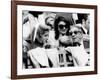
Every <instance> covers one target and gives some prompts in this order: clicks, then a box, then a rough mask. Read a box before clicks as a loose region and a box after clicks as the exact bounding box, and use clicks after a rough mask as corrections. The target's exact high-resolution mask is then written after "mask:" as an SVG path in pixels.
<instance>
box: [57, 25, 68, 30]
mask: <svg viewBox="0 0 100 80" xmlns="http://www.w3.org/2000/svg"><path fill="white" fill-rule="evenodd" d="M58 27H59V28H60V29H64V28H65V29H66V28H67V27H66V25H62V24H61V25H58Z"/></svg>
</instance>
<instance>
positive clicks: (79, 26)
mask: <svg viewBox="0 0 100 80" xmlns="http://www.w3.org/2000/svg"><path fill="white" fill-rule="evenodd" d="M73 27H75V28H78V29H79V30H80V31H81V32H82V33H84V30H83V28H82V24H74V25H71V26H70V29H71V28H73ZM69 31H70V30H69Z"/></svg>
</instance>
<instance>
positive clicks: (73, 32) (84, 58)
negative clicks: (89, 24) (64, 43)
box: [66, 24, 89, 66]
mask: <svg viewBox="0 0 100 80" xmlns="http://www.w3.org/2000/svg"><path fill="white" fill-rule="evenodd" d="M69 36H70V37H71V39H72V44H73V46H72V47H67V48H66V51H68V52H70V53H71V54H72V58H73V62H74V65H75V66H86V65H87V63H88V59H89V58H88V54H87V53H86V51H85V49H84V45H83V32H82V26H81V24H76V25H73V26H71V27H70V30H69Z"/></svg>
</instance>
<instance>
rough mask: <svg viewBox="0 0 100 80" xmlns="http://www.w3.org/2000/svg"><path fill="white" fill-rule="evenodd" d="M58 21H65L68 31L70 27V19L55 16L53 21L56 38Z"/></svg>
mask: <svg viewBox="0 0 100 80" xmlns="http://www.w3.org/2000/svg"><path fill="white" fill-rule="evenodd" d="M60 21H64V22H65V23H66V25H67V27H68V31H69V29H70V21H68V20H66V19H65V18H64V17H62V16H57V17H56V18H55V21H54V30H55V39H58V38H59V30H58V24H59V22H60ZM68 31H67V32H66V35H67V34H68Z"/></svg>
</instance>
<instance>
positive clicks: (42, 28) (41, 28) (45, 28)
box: [36, 25, 49, 40]
mask: <svg viewBox="0 0 100 80" xmlns="http://www.w3.org/2000/svg"><path fill="white" fill-rule="evenodd" d="M46 32H49V27H48V26H46V25H39V27H38V29H37V34H36V39H37V40H40V38H41V37H42V35H43V34H45V33H46Z"/></svg>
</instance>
